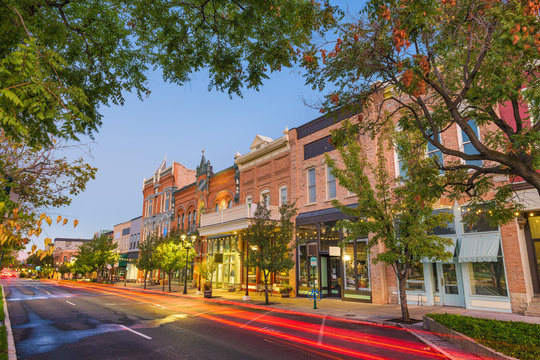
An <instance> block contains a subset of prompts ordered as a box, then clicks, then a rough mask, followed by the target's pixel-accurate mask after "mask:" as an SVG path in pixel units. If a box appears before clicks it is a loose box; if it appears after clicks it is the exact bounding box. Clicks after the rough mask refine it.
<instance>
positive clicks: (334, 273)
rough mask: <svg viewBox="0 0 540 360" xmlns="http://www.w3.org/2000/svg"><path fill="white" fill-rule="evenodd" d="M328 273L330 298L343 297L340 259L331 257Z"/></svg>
mask: <svg viewBox="0 0 540 360" xmlns="http://www.w3.org/2000/svg"><path fill="white" fill-rule="evenodd" d="M328 272H329V274H328V275H329V277H328V282H329V284H330V294H329V296H333V297H341V271H340V261H339V257H337V256H331V257H330V261H329V266H328Z"/></svg>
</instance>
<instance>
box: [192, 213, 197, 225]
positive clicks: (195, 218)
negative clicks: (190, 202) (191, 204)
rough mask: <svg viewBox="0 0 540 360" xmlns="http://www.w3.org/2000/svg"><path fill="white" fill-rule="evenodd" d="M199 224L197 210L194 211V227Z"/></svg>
mask: <svg viewBox="0 0 540 360" xmlns="http://www.w3.org/2000/svg"><path fill="white" fill-rule="evenodd" d="M196 222H197V210H193V225H195V223H196Z"/></svg>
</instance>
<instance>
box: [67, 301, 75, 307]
mask: <svg viewBox="0 0 540 360" xmlns="http://www.w3.org/2000/svg"><path fill="white" fill-rule="evenodd" d="M66 302H67V303H68V304H69V305H73V306H75V304H74V303H72V302H71V301H67V300H66Z"/></svg>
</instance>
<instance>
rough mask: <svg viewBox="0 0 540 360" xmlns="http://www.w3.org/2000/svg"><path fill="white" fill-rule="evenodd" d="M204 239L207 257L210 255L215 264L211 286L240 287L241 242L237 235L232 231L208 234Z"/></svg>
mask: <svg viewBox="0 0 540 360" xmlns="http://www.w3.org/2000/svg"><path fill="white" fill-rule="evenodd" d="M204 241H205V242H206V255H207V258H209V257H212V258H213V259H214V262H215V263H216V264H217V268H216V271H215V272H214V278H213V286H214V287H215V288H224V289H228V288H230V287H234V288H240V286H241V283H242V281H241V279H242V264H241V261H240V258H241V255H240V251H241V244H240V243H239V236H238V235H236V234H234V233H232V234H219V235H212V236H208V237H207V238H206V240H204ZM239 246H240V247H239Z"/></svg>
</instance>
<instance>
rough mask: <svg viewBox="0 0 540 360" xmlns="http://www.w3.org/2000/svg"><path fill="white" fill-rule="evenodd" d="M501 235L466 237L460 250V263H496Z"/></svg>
mask: <svg viewBox="0 0 540 360" xmlns="http://www.w3.org/2000/svg"><path fill="white" fill-rule="evenodd" d="M499 243H500V235H499V233H495V234H474V235H464V236H463V239H462V240H461V248H460V250H459V258H458V259H459V262H495V261H497V255H498V254H499Z"/></svg>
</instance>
